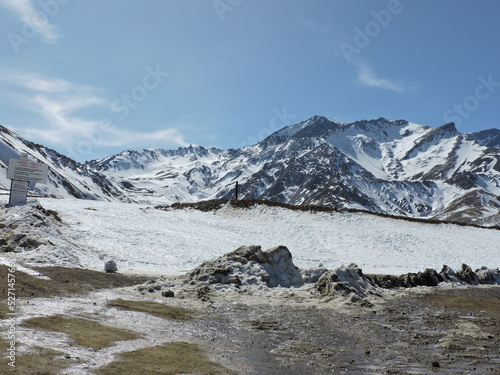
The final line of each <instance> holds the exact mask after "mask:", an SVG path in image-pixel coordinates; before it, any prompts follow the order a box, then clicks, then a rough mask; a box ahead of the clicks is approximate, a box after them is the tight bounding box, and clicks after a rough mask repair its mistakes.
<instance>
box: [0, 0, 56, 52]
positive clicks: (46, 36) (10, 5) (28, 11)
mask: <svg viewBox="0 0 500 375" xmlns="http://www.w3.org/2000/svg"><path fill="white" fill-rule="evenodd" d="M0 5H3V6H4V7H5V8H7V9H9V10H10V11H12V12H13V13H14V14H15V15H16V16H17V17H18V18H19V19H20V20H21V22H23V23H24V24H25V25H26V26H28V27H30V28H32V29H34V30H35V31H36V32H37V33H38V34H39V35H40V38H41V39H42V40H43V41H44V42H46V43H55V42H56V41H57V40H58V39H59V38H60V37H61V34H60V33H59V31H58V28H57V26H55V25H53V24H51V23H50V22H49V17H48V15H47V14H46V13H45V12H39V11H37V10H36V9H35V6H34V4H33V1H32V0H0Z"/></svg>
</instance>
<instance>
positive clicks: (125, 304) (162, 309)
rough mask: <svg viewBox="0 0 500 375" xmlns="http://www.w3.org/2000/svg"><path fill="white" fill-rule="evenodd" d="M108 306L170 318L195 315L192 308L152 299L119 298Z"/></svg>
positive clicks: (178, 318) (180, 318)
mask: <svg viewBox="0 0 500 375" xmlns="http://www.w3.org/2000/svg"><path fill="white" fill-rule="evenodd" d="M108 306H110V307H116V308H118V309H122V310H129V311H140V312H145V313H148V314H151V315H154V316H157V317H159V318H163V319H169V320H191V319H192V315H193V311H192V310H189V309H185V308H183V307H178V306H170V305H165V304H163V303H158V302H152V301H131V300H124V299H121V298H117V299H114V300H112V301H108Z"/></svg>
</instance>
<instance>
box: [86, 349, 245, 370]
mask: <svg viewBox="0 0 500 375" xmlns="http://www.w3.org/2000/svg"><path fill="white" fill-rule="evenodd" d="M96 373H97V374H98V375H122V374H148V375H176V374H201V375H229V374H237V373H236V372H235V371H232V370H230V369H228V368H226V367H224V366H222V365H221V364H219V363H216V362H212V361H211V360H210V359H209V358H208V357H207V355H206V354H205V353H204V352H203V351H202V350H200V349H199V348H198V346H196V345H194V344H188V343H185V342H172V343H166V344H163V345H157V346H152V347H149V348H144V349H139V350H134V351H132V352H127V353H122V354H120V355H119V357H118V359H117V360H116V361H114V362H111V363H110V364H108V365H106V366H104V367H102V368H100V369H98V370H97V371H96Z"/></svg>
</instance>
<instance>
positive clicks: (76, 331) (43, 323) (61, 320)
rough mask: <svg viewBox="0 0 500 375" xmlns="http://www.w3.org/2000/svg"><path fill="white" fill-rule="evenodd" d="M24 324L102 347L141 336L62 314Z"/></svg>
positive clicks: (27, 321) (35, 319)
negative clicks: (64, 334) (61, 333)
mask: <svg viewBox="0 0 500 375" xmlns="http://www.w3.org/2000/svg"><path fill="white" fill-rule="evenodd" d="M23 326H25V327H28V328H35V329H43V330H47V331H55V332H63V333H66V334H68V335H69V336H70V337H71V340H72V341H73V342H74V343H75V344H78V345H83V346H88V347H90V348H93V349H101V348H105V347H108V346H111V345H113V343H114V342H115V341H122V340H133V339H136V338H138V337H139V336H138V335H137V334H136V333H134V332H132V331H129V330H126V329H121V328H115V327H109V326H105V325H102V324H100V323H98V322H94V321H91V320H87V319H82V318H68V317H65V316H61V315H53V316H43V317H35V318H30V319H28V320H26V321H25V322H24V323H23Z"/></svg>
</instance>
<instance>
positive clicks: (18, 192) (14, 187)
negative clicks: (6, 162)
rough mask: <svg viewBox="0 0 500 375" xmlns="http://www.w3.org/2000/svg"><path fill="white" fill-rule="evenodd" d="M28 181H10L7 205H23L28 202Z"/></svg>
mask: <svg viewBox="0 0 500 375" xmlns="http://www.w3.org/2000/svg"><path fill="white" fill-rule="evenodd" d="M28 184H29V182H28V181H15V180H13V181H11V184H10V199H9V204H11V205H15V204H25V203H26V201H27V200H28Z"/></svg>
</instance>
